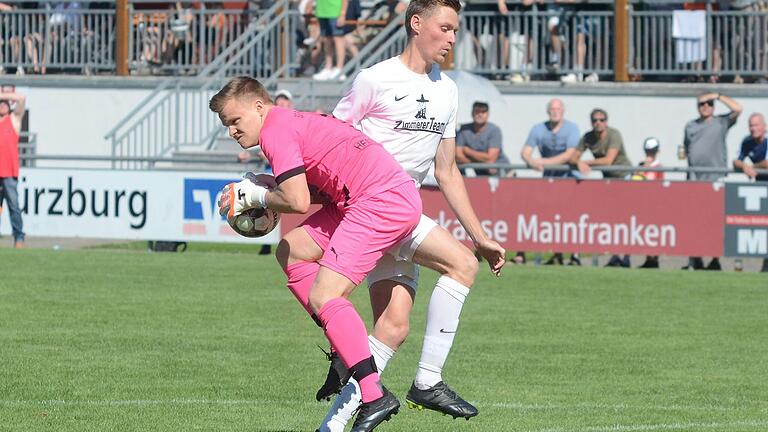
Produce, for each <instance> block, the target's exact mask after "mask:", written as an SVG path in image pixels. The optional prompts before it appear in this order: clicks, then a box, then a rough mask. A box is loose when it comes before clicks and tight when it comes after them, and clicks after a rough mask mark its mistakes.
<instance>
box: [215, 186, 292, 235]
mask: <svg viewBox="0 0 768 432" xmlns="http://www.w3.org/2000/svg"><path fill="white" fill-rule="evenodd" d="M245 178H246V179H248V180H250V181H252V182H253V183H255V184H257V185H259V186H264V187H266V188H267V189H274V188H275V187H276V186H277V182H275V177H273V176H271V175H269V174H254V173H252V172H249V173H246V174H245ZM227 222H228V223H229V226H231V227H232V229H233V230H235V232H236V233H238V234H240V235H241V236H243V237H250V238H256V237H263V236H265V235H267V234H269V233H270V232H272V230H273V229H275V227H276V226H277V224H278V222H280V213H278V212H276V211H275V210H272V209H261V208H252V209H249V210H246V211H244V212H243V213H241V214H239V215H237V216H235V217H234V218H227Z"/></svg>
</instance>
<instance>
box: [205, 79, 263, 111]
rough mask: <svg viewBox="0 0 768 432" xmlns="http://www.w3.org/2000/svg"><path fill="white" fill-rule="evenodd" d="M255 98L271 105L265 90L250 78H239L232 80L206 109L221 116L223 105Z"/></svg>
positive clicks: (213, 98)
mask: <svg viewBox="0 0 768 432" xmlns="http://www.w3.org/2000/svg"><path fill="white" fill-rule="evenodd" d="M238 98H257V99H261V100H262V101H264V102H267V103H272V100H271V99H270V98H269V93H268V92H267V89H266V88H265V87H264V86H263V85H262V84H261V83H260V82H259V81H258V80H255V79H253V78H251V77H247V76H239V77H237V78H232V79H231V80H230V81H229V82H228V83H227V84H226V85H224V87H222V89H221V90H219V92H218V93H216V94H215V95H214V96H213V97H212V98H211V101H210V102H209V103H208V108H210V109H211V111H213V112H215V113H216V114H221V111H222V110H223V109H224V105H226V103H227V102H229V101H230V100H232V99H238Z"/></svg>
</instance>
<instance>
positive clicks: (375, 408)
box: [350, 387, 400, 432]
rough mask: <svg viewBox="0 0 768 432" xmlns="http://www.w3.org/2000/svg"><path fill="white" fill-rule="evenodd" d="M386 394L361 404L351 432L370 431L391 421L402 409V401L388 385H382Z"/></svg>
mask: <svg viewBox="0 0 768 432" xmlns="http://www.w3.org/2000/svg"><path fill="white" fill-rule="evenodd" d="M382 390H383V391H384V396H382V397H380V398H378V399H376V400H374V401H371V402H368V403H364V404H362V405H360V409H359V410H358V411H357V417H356V418H355V423H354V424H353V425H352V430H351V431H350V432H368V431H372V430H373V429H375V428H376V426H378V425H380V424H381V423H383V422H385V421H389V419H390V418H392V416H393V415H395V414H397V412H398V411H400V401H398V400H397V398H396V397H395V395H393V394H392V393H390V391H389V390H387V388H386V387H382Z"/></svg>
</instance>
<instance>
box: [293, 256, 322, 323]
mask: <svg viewBox="0 0 768 432" xmlns="http://www.w3.org/2000/svg"><path fill="white" fill-rule="evenodd" d="M318 269H320V265H319V264H318V263H316V262H314V261H312V262H310V261H299V262H296V263H293V264H290V265H288V267H286V269H285V274H287V275H288V289H289V290H291V292H292V293H293V295H294V296H296V300H298V301H299V303H301V305H302V306H304V309H305V310H306V311H307V313H308V314H309V315H310V316H313V317H314V316H315V313H314V312H313V311H312V309H311V308H310V307H309V290H310V289H311V288H312V283H313V282H314V281H315V277H316V276H317V271H318Z"/></svg>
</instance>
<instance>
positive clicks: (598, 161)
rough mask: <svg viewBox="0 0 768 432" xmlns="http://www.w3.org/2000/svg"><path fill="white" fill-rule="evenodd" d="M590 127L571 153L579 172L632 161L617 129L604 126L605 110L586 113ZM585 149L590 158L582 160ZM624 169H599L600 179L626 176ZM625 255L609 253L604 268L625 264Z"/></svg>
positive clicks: (626, 172)
mask: <svg viewBox="0 0 768 432" xmlns="http://www.w3.org/2000/svg"><path fill="white" fill-rule="evenodd" d="M589 119H590V122H591V123H592V130H590V131H589V132H587V133H585V134H584V136H583V137H581V140H580V141H579V144H578V145H577V146H576V151H574V152H573V154H572V155H571V159H570V161H569V162H570V163H571V164H572V165H576V166H577V167H578V169H579V172H580V173H581V174H582V175H588V174H589V173H590V172H592V167H593V166H611V165H620V166H629V165H631V164H632V163H631V162H630V161H629V158H627V153H626V152H625V151H624V140H623V139H622V138H621V133H619V131H618V130H616V129H614V128H612V127H609V126H608V113H607V112H606V111H605V110H603V109H600V108H595V109H593V110H592V112H591V113H590V115H589ZM587 150H589V152H590V153H592V156H593V158H594V159H588V160H582V159H581V156H582V155H583V154H584V152H586V151H587ZM628 176H629V172H628V171H603V178H627V177H628ZM630 265H631V264H630V261H629V255H624V257H619V256H618V255H613V256H611V259H610V260H608V264H607V265H606V266H607V267H629V266H630Z"/></svg>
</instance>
